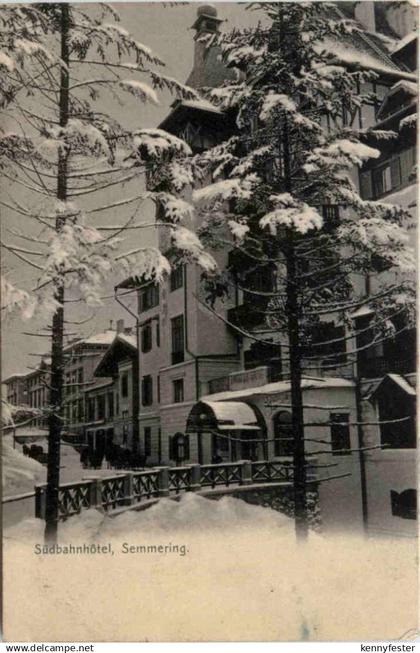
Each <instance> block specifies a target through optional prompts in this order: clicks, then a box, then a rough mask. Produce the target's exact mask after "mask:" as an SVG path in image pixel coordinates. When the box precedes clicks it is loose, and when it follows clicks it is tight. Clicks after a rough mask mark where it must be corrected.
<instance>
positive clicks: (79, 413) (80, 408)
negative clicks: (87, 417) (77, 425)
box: [77, 399, 83, 422]
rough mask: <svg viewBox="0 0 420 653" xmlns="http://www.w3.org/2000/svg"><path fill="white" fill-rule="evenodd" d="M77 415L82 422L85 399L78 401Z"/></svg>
mask: <svg viewBox="0 0 420 653" xmlns="http://www.w3.org/2000/svg"><path fill="white" fill-rule="evenodd" d="M77 417H78V420H79V421H80V422H82V421H83V399H78V401H77Z"/></svg>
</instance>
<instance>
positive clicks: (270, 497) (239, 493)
mask: <svg viewBox="0 0 420 653" xmlns="http://www.w3.org/2000/svg"><path fill="white" fill-rule="evenodd" d="M225 495H226V492H223V491H222V490H221V491H220V493H219V492H217V493H211V492H209V493H208V494H207V493H206V498H208V499H215V500H219V499H221V498H222V496H225ZM229 496H233V497H235V498H236V499H242V500H243V501H245V502H246V503H249V504H251V505H254V506H261V507H263V508H271V509H272V510H277V512H281V513H282V514H284V515H286V516H287V517H291V518H293V517H294V514H295V510H294V499H293V488H292V487H291V486H284V487H278V486H277V487H269V486H264V487H261V488H252V489H248V488H247V487H246V486H243V487H237V488H235V489H231V490H230V491H229ZM306 496H307V506H308V517H309V528H310V529H311V530H313V531H316V532H321V531H322V514H321V510H320V506H319V497H318V491H317V490H313V491H308V492H307V495H306Z"/></svg>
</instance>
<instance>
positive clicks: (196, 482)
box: [190, 465, 201, 492]
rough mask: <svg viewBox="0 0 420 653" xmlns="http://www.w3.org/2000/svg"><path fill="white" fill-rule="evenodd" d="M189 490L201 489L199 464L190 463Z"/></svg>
mask: <svg viewBox="0 0 420 653" xmlns="http://www.w3.org/2000/svg"><path fill="white" fill-rule="evenodd" d="M190 490H191V492H198V491H199V490H201V465H191V486H190Z"/></svg>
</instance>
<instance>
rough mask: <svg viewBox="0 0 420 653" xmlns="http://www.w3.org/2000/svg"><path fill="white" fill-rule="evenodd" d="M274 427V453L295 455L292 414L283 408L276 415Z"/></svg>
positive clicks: (276, 454) (277, 454)
mask: <svg viewBox="0 0 420 653" xmlns="http://www.w3.org/2000/svg"><path fill="white" fill-rule="evenodd" d="M273 427H274V455H275V456H293V452H294V438H293V431H292V414H291V413H289V411H287V410H283V411H281V412H280V413H277V415H275V417H274V420H273Z"/></svg>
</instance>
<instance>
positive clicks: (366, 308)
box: [351, 304, 373, 318]
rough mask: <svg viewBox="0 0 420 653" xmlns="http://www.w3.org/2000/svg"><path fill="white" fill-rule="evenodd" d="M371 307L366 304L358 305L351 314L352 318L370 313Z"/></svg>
mask: <svg viewBox="0 0 420 653" xmlns="http://www.w3.org/2000/svg"><path fill="white" fill-rule="evenodd" d="M372 313H373V309H372V308H370V306H368V305H367V304H364V305H363V306H360V308H358V309H357V310H356V311H354V313H352V314H351V316H352V318H355V317H364V316H365V315H372Z"/></svg>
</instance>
